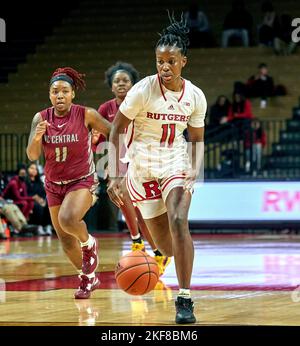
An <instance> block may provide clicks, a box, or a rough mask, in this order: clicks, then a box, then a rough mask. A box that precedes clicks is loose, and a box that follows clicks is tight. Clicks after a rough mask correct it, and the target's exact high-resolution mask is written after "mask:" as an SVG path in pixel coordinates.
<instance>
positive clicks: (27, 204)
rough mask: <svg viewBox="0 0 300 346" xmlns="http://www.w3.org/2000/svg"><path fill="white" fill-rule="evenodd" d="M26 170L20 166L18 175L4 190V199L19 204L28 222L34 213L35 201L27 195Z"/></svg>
mask: <svg viewBox="0 0 300 346" xmlns="http://www.w3.org/2000/svg"><path fill="white" fill-rule="evenodd" d="M25 178H26V168H25V167H24V166H20V167H19V168H18V171H17V175H16V176H14V177H12V178H11V180H10V181H9V183H8V184H7V186H6V187H5V188H4V191H3V193H2V197H3V198H4V199H10V200H12V201H13V202H14V203H15V204H17V205H18V206H19V207H20V209H21V210H22V213H23V214H24V216H25V218H26V220H28V219H29V215H30V214H31V213H32V210H33V206H34V200H33V198H32V197H29V196H28V194H27V187H26V184H25Z"/></svg>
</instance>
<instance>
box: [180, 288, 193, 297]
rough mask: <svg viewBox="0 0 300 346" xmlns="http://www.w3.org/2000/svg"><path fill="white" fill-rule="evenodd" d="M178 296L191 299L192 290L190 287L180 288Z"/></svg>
mask: <svg viewBox="0 0 300 346" xmlns="http://www.w3.org/2000/svg"><path fill="white" fill-rule="evenodd" d="M178 297H181V298H186V299H189V298H191V290H190V289H189V288H180V289H179V293H178Z"/></svg>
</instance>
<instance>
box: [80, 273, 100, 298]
mask: <svg viewBox="0 0 300 346" xmlns="http://www.w3.org/2000/svg"><path fill="white" fill-rule="evenodd" d="M79 279H80V285H79V287H78V290H77V291H76V292H75V294H74V297H75V299H88V298H90V296H91V293H92V292H93V291H94V290H95V289H96V288H99V286H100V281H99V280H98V278H97V276H94V277H92V278H90V279H89V278H88V277H87V276H86V275H84V274H82V275H79Z"/></svg>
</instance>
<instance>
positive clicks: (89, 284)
mask: <svg viewBox="0 0 300 346" xmlns="http://www.w3.org/2000/svg"><path fill="white" fill-rule="evenodd" d="M83 77H84V75H82V74H80V73H78V72H77V71H76V70H74V69H72V68H70V67H64V68H58V69H57V70H55V72H54V73H53V75H52V77H51V80H50V92H49V97H50V100H51V103H52V107H49V108H47V109H44V110H42V111H40V112H38V113H37V114H36V115H35V116H34V118H33V121H32V127H31V132H30V137H29V141H28V146H27V155H28V158H29V160H30V161H34V160H37V159H38V158H39V156H40V155H41V153H42V150H43V152H44V155H45V162H46V163H45V178H46V179H45V190H46V193H47V200H48V205H49V210H50V215H51V220H52V224H53V226H54V228H55V230H56V232H57V235H58V238H59V239H60V240H61V242H62V246H63V249H64V251H65V253H66V254H67V256H68V257H69V259H70V261H71V262H72V264H73V265H74V266H75V267H76V268H77V270H78V273H79V278H80V286H79V288H78V290H77V291H76V293H75V298H77V299H85V298H89V297H90V295H91V292H92V291H93V290H94V289H96V288H97V287H98V286H99V280H98V278H97V276H96V275H95V271H96V269H97V266H98V261H99V260H98V254H97V251H98V248H97V242H96V239H95V238H93V237H92V236H91V235H89V233H88V230H87V227H86V224H85V222H84V221H83V220H82V219H83V217H84V215H85V214H86V212H87V211H88V210H89V208H90V207H91V206H92V204H93V201H94V200H95V198H94V192H95V189H96V187H97V185H98V181H97V175H96V173H95V166H94V162H93V153H92V149H91V144H92V143H91V129H95V130H97V131H99V132H101V133H103V134H104V135H105V136H106V135H108V133H109V131H110V124H109V122H108V121H107V120H105V119H104V118H103V117H102V116H101V115H100V114H99V113H98V112H97V111H96V110H94V109H92V108H88V107H83V106H80V105H76V104H73V99H74V98H75V91H77V90H80V89H82V90H83V89H84V88H85V82H84V79H83Z"/></svg>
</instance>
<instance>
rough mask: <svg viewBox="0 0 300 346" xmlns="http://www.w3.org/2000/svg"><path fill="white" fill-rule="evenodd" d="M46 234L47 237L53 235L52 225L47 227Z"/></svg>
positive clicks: (45, 228)
mask: <svg viewBox="0 0 300 346" xmlns="http://www.w3.org/2000/svg"><path fill="white" fill-rule="evenodd" d="M44 232H45V235H52V226H51V225H47V226H45V227H44Z"/></svg>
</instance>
